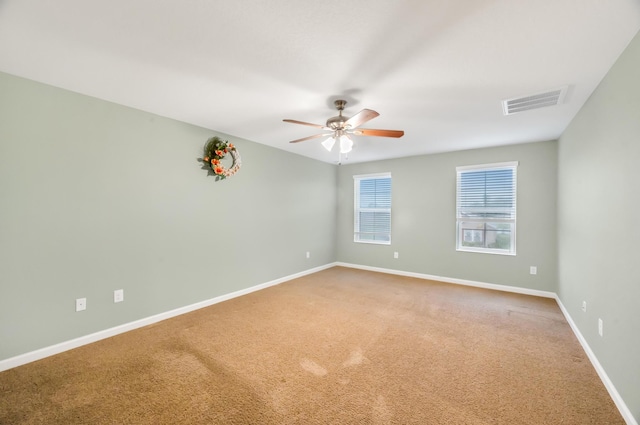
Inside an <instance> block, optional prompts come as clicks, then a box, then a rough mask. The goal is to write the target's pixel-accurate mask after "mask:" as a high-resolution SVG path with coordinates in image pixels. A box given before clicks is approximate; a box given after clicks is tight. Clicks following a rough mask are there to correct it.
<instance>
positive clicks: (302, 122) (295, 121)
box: [282, 120, 327, 128]
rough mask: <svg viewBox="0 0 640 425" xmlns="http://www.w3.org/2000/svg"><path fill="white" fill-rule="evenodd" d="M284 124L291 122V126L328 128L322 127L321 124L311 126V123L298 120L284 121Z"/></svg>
mask: <svg viewBox="0 0 640 425" xmlns="http://www.w3.org/2000/svg"><path fill="white" fill-rule="evenodd" d="M282 121H284V122H290V123H291V124H302V125H308V126H309V127H315V128H327V127H325V126H324V125H320V124H311V123H310V122H304V121H298V120H282Z"/></svg>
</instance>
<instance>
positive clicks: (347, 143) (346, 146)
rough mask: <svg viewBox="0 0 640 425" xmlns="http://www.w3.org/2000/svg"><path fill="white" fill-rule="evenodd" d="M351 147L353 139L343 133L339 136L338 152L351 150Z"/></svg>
mask: <svg viewBox="0 0 640 425" xmlns="http://www.w3.org/2000/svg"><path fill="white" fill-rule="evenodd" d="M351 148H353V140H351V139H350V138H349V137H348V136H346V135H344V134H343V135H342V136H340V153H348V152H351Z"/></svg>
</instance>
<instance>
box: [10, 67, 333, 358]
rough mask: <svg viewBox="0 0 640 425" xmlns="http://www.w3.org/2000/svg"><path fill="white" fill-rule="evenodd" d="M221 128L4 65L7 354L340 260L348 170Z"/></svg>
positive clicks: (38, 346)
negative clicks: (342, 191) (117, 295)
mask: <svg viewBox="0 0 640 425" xmlns="http://www.w3.org/2000/svg"><path fill="white" fill-rule="evenodd" d="M212 135H215V133H214V132H212V131H210V130H207V129H204V128H198V127H195V126H192V125H188V124H185V123H181V122H177V121H174V120H170V119H166V118H162V117H159V116H156V115H152V114H149V113H145V112H142V111H138V110H134V109H130V108H126V107H123V106H119V105H115V104H112V103H109V102H105V101H101V100H97V99H94V98H90V97H87V96H83V95H79V94H76V93H72V92H69V91H65V90H61V89H57V88H54V87H50V86H47V85H43V84H39V83H35V82H32V81H28V80H24V79H21V78H16V77H13V76H10V75H7V74H2V73H0V202H1V206H0V360H2V359H7V358H9V357H12V356H15V355H19V354H23V353H26V352H29V351H32V350H35V349H38V348H42V347H47V346H50V345H52V344H56V343H59V342H63V341H67V340H70V339H73V338H76V337H79V336H83V335H87V334H90V333H93V332H96V331H100V330H104V329H108V328H110V327H113V326H116V325H120V324H124V323H128V322H131V321H134V320H137V319H140V318H146V317H148V316H151V315H154V314H158V313H163V312H166V311H169V310H172V309H174V308H178V307H182V306H186V305H190V304H193V303H196V302H199V301H203V300H207V299H210V298H213V297H216V296H219V295H222V294H228V293H230V292H234V291H237V290H240V289H244V288H248V287H251V286H254V285H258V284H262V283H266V282H269V281H271V280H274V279H278V278H282V277H285V276H288V275H291V274H295V273H299V272H302V271H304V270H309V269H312V268H314V267H318V266H321V265H325V264H328V263H332V262H334V261H335V257H334V254H335V250H334V246H335V241H334V223H335V211H336V204H335V203H336V194H335V191H336V189H335V187H336V184H335V180H336V167H335V166H334V165H329V164H324V163H321V162H318V161H313V160H311V159H308V158H305V157H302V156H298V155H293V154H290V153H286V152H284V151H281V150H278V149H273V148H270V147H266V146H265V145H261V144H258V143H253V142H250V141H247V140H242V139H237V138H235V137H231V136H228V137H227V136H224V135H221V136H223V137H226V138H228V139H229V140H230V141H232V142H233V143H235V144H236V145H237V146H238V150H239V152H240V154H241V155H242V162H243V167H242V169H241V170H240V172H239V173H238V174H236V175H235V176H233V177H231V178H228V179H226V180H224V181H219V182H215V181H214V178H213V177H207V175H206V171H204V170H202V169H201V168H200V164H199V163H198V162H197V158H198V157H201V156H202V147H203V145H204V143H205V141H206V140H207V138H209V137H211V136H212ZM306 251H310V252H311V258H310V259H306V256H305V253H306ZM121 288H122V289H124V294H125V301H124V302H123V303H118V304H114V303H113V291H114V290H115V289H121ZM80 297H86V298H87V305H88V308H87V310H86V311H84V312H79V313H76V312H75V299H76V298H80Z"/></svg>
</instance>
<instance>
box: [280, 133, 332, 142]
mask: <svg viewBox="0 0 640 425" xmlns="http://www.w3.org/2000/svg"><path fill="white" fill-rule="evenodd" d="M329 136H331V133H329V134H326V133H325V134H316V135H314V136H309V137H303V138H302V139H296V140H292V141H290V142H289V143H298V142H304V141H305V140H311V139H316V138H318V137H329Z"/></svg>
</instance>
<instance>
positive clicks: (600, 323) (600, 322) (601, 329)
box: [598, 319, 604, 336]
mask: <svg viewBox="0 0 640 425" xmlns="http://www.w3.org/2000/svg"><path fill="white" fill-rule="evenodd" d="M603 328H604V323H602V319H598V334H600V336H602V334H603V333H604V329H603Z"/></svg>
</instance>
